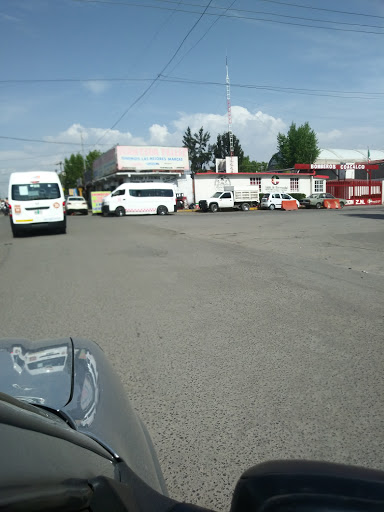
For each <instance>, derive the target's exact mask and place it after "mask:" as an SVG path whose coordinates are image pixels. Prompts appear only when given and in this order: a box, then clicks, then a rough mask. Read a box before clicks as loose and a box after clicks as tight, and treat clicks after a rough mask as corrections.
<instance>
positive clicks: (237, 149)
mask: <svg viewBox="0 0 384 512" xmlns="http://www.w3.org/2000/svg"><path fill="white" fill-rule="evenodd" d="M212 152H213V155H214V157H215V160H216V158H225V157H226V156H231V149H230V142H229V133H228V132H224V133H222V134H219V135H218V136H217V140H216V144H214V145H213V146H212ZM233 156H237V158H238V163H239V169H240V168H241V166H242V163H243V159H244V151H243V149H242V147H241V144H240V141H239V139H238V138H237V137H236V135H233Z"/></svg>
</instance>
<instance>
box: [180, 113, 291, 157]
mask: <svg viewBox="0 0 384 512" xmlns="http://www.w3.org/2000/svg"><path fill="white" fill-rule="evenodd" d="M173 124H174V126H175V127H176V128H177V130H178V132H179V133H180V134H181V137H182V134H183V133H184V132H185V130H186V129H187V127H188V126H190V128H191V130H192V132H195V131H197V130H199V129H200V128H201V126H203V127H204V130H205V131H209V132H210V134H211V142H212V143H214V142H215V141H216V136H217V134H219V133H223V132H225V131H227V130H228V116H227V113H226V112H225V113H224V114H222V115H217V114H205V113H197V114H188V115H187V114H180V116H179V119H177V120H176V121H174V123H173ZM286 129H287V126H286V123H285V122H284V121H282V120H281V119H280V118H275V117H273V116H270V115H268V114H265V113H264V112H261V111H258V112H255V113H252V112H250V111H249V110H248V109H246V108H244V107H241V106H236V105H235V106H233V107H232V131H233V133H234V134H235V135H236V137H238V139H239V141H240V144H241V146H242V148H243V150H244V153H245V154H246V155H249V156H250V158H251V159H252V160H258V161H261V160H263V161H268V160H269V159H270V158H271V156H272V155H273V153H275V152H276V137H277V134H278V132H279V131H280V132H284V131H286ZM179 140H181V139H179Z"/></svg>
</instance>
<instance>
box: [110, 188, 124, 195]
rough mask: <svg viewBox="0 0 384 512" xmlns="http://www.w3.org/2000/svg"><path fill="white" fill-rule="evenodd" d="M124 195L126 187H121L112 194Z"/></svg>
mask: <svg viewBox="0 0 384 512" xmlns="http://www.w3.org/2000/svg"><path fill="white" fill-rule="evenodd" d="M123 195H125V189H124V188H123V189H120V190H116V192H114V193H113V194H112V197H115V196H123Z"/></svg>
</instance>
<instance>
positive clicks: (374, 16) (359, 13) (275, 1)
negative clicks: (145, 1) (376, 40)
mask: <svg viewBox="0 0 384 512" xmlns="http://www.w3.org/2000/svg"><path fill="white" fill-rule="evenodd" d="M155 1H157V0H155ZM165 1H167V0H165ZM261 1H262V2H269V3H271V4H279V5H288V6H290V7H299V8H300V9H311V10H313V11H326V12H334V13H337V14H348V15H350V16H365V17H368V18H381V19H384V16H379V15H377V14H367V13H364V12H353V11H338V10H336V9H326V8H325V7H313V6H312V5H302V4H292V3H290V2H280V1H279V0H261Z"/></svg>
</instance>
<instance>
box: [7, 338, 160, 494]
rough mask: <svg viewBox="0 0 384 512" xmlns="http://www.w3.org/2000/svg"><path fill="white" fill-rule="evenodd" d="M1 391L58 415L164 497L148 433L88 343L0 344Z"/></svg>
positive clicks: (102, 359) (99, 354) (94, 347)
mask: <svg viewBox="0 0 384 512" xmlns="http://www.w3.org/2000/svg"><path fill="white" fill-rule="evenodd" d="M0 392H3V393H7V394H8V395H11V396H13V397H15V398H17V399H18V400H23V401H25V402H28V403H29V404H35V405H38V406H40V407H44V408H46V409H47V410H51V411H56V412H57V413H58V414H59V415H60V416H61V417H62V418H64V419H65V420H66V421H67V423H68V424H69V425H70V426H71V427H72V429H75V430H77V431H78V432H81V433H83V434H86V435H87V436H88V437H90V438H92V439H94V440H95V441H97V442H98V443H99V444H101V445H102V446H104V447H105V448H106V449H107V450H108V452H109V453H111V454H112V455H113V457H114V458H115V459H117V460H121V461H124V462H125V463H126V464H127V465H128V466H129V467H130V468H131V469H132V470H133V471H134V472H135V473H136V474H137V475H138V476H139V477H140V478H141V479H142V480H143V481H144V482H146V483H147V484H148V485H150V486H151V487H152V488H153V489H155V490H157V491H159V492H161V493H163V494H166V486H165V483H164V479H163V476H162V474H161V470H160V466H159V464H158V460H157V456H156V453H155V451H154V448H153V445H152V442H151V440H150V438H149V435H148V432H147V431H146V430H145V428H144V427H143V425H142V423H141V421H140V420H139V418H138V417H137V415H136V414H135V412H134V411H133V409H132V407H131V405H130V403H129V401H128V399H127V398H126V395H125V392H124V389H123V387H122V384H121V382H120V380H119V379H118V377H117V375H116V374H115V372H114V371H113V369H112V366H111V365H110V363H109V362H108V360H107V359H106V357H105V355H104V353H103V351H102V350H101V349H100V347H99V346H98V345H97V344H95V343H94V342H91V341H89V340H81V339H75V338H66V339H59V340H43V341H36V342H32V341H29V340H24V339H21V340H9V339H8V340H7V339H5V340H4V339H3V340H0Z"/></svg>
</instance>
